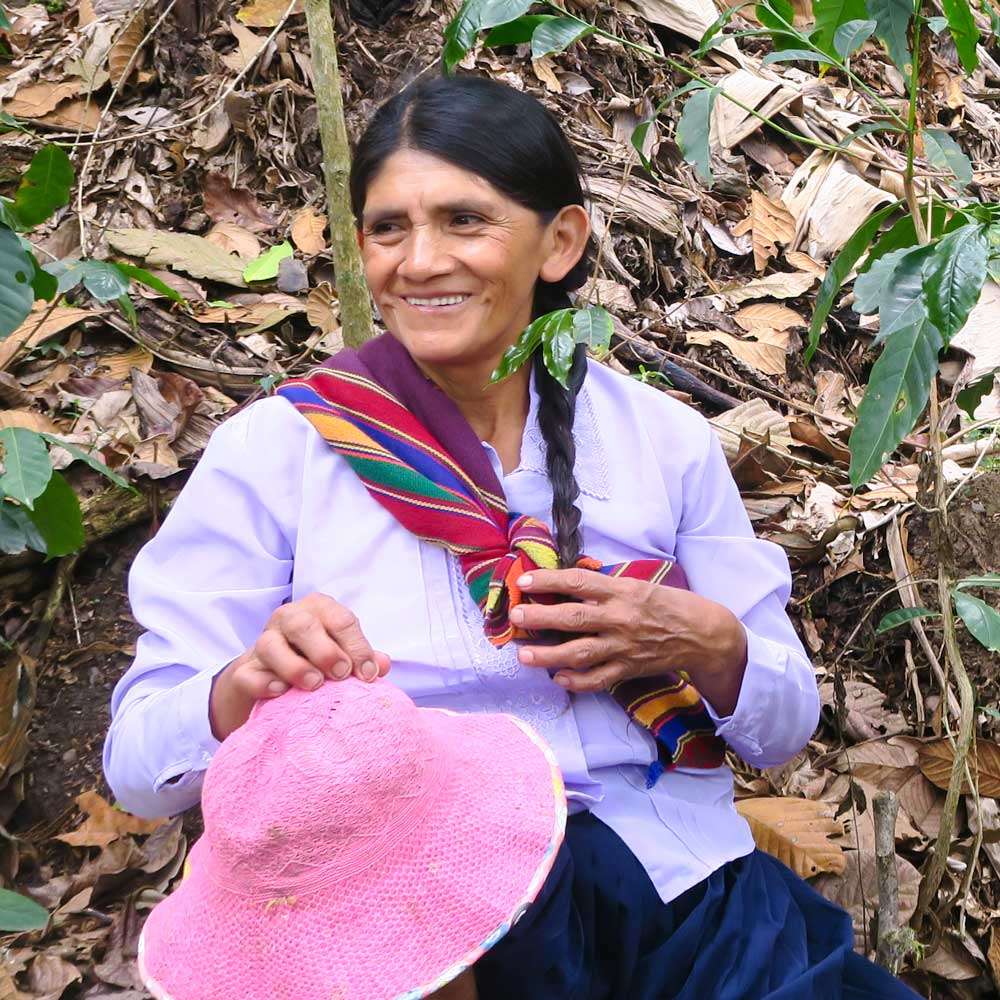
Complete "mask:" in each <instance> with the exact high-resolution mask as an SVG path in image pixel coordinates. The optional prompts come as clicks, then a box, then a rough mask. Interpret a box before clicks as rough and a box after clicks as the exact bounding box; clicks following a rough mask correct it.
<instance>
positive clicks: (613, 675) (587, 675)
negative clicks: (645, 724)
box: [552, 660, 629, 694]
mask: <svg viewBox="0 0 1000 1000" xmlns="http://www.w3.org/2000/svg"><path fill="white" fill-rule="evenodd" d="M628 675H629V669H628V665H627V664H625V663H623V662H622V661H621V660H611V661H610V662H608V663H602V664H601V665H600V666H599V667H592V668H591V669H590V670H560V671H559V672H558V673H557V674H556V675H555V676H554V677H553V678H552V679H553V680H554V681H555V682H556V683H557V684H559V685H560V686H562V687H564V688H566V690H567V691H572V692H573V693H574V694H589V693H591V692H593V691H610V690H611V688H612V687H613V686H614V685H615V684H617V683H618V682H619V681H623V680H626V679H627V678H628Z"/></svg>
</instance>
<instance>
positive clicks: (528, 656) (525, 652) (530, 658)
mask: <svg viewBox="0 0 1000 1000" xmlns="http://www.w3.org/2000/svg"><path fill="white" fill-rule="evenodd" d="M517 655H518V657H519V658H520V660H521V662H522V663H534V662H535V654H534V653H533V652H532V651H531V650H530V649H522V650H521V651H520V652H519V653H518V654H517Z"/></svg>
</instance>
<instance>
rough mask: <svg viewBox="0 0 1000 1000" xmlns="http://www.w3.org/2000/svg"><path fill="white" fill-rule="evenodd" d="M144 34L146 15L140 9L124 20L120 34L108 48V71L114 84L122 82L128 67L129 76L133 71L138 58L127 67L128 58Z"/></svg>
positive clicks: (131, 55)
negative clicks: (129, 18)
mask: <svg viewBox="0 0 1000 1000" xmlns="http://www.w3.org/2000/svg"><path fill="white" fill-rule="evenodd" d="M145 35H146V15H145V14H144V13H143V11H142V10H141V9H140V10H139V11H137V12H136V16H135V17H133V18H132V19H131V20H129V21H127V22H126V24H125V27H124V29H123V30H122V32H121V34H120V35H119V36H118V38H117V40H116V41H115V43H114V44H113V45H112V46H111V48H110V49H109V50H108V73H109V75H110V77H111V82H112V83H113V84H114V85H115V86H118V85H119V83H121V82H122V77H123V75H124V73H125V70H126V69H128V75H129V76H131V75H132V74H133V73H134V72H135V69H136V66H138V64H139V60H138V58H137V59H136V61H135V62H134V63H133V64H132V66H131V67H129V60H130V59H131V58H132V57H133V55H135V51H136V49H137V48H138V47H139V43H140V42H141V41H142V40H143V38H144V37H145Z"/></svg>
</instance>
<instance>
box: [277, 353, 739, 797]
mask: <svg viewBox="0 0 1000 1000" xmlns="http://www.w3.org/2000/svg"><path fill="white" fill-rule="evenodd" d="M277 392H278V394H279V395H281V396H284V397H285V398H286V399H288V400H289V401H290V402H291V403H292V405H293V406H295V408H296V409H297V410H298V411H299V412H300V413H302V414H303V416H305V417H306V419H308V420H309V421H310V423H312V424H313V426H314V427H315V428H316V429H317V430H318V431H319V433H320V434H321V435H322V436H323V438H324V439H325V440H326V441H327V442H328V443H329V444H330V445H331V446H332V447H333V448H335V449H336V450H337V451H338V452H339V453H340V454H341V455H343V456H344V458H345V459H346V460H347V461H348V463H349V464H350V465H351V467H352V469H353V470H354V471H355V472H356V473H357V475H358V476H359V477H360V479H361V481H362V482H363V483H364V484H365V486H366V487H367V489H368V491H369V493H370V494H371V495H372V496H373V497H374V498H375V499H376V500H377V501H378V502H379V503H380V504H381V505H382V506H383V507H385V509H386V510H388V511H389V513H391V514H392V515H393V517H394V518H396V520H397V521H398V522H399V523H400V524H401V525H403V527H405V528H406V529H407V530H408V531H410V532H412V533H413V534H415V535H417V536H418V537H419V538H421V539H424V540H425V541H428V542H432V543H434V544H436V545H441V546H443V547H445V548H447V549H448V550H449V551H451V552H453V553H454V554H455V555H456V556H457V557H458V559H459V561H460V564H461V566H462V571H463V574H464V576H465V581H466V583H467V585H468V587H469V591H470V593H471V594H472V596H473V598H474V599H475V600H476V602H477V603H478V604H479V607H480V609H481V610H482V612H483V627H484V630H485V632H486V635H487V636H488V638H489V640H490V641H491V642H492V643H494V644H495V645H503V644H504V643H507V642H509V641H510V640H511V639H522V638H531V636H530V634H529V633H527V632H525V631H523V630H520V629H517V628H515V627H514V626H513V625H512V623H511V621H510V617H509V615H510V611H511V609H512V608H514V607H516V606H517V605H518V604H519V603H521V601H522V600H525V599H530V600H532V601H545V600H546V598H545V597H543V596H542V597H540V596H539V595H535V594H533V595H530V598H529V597H527V596H526V595H522V594H521V592H520V591H519V589H518V587H517V583H516V581H517V579H518V578H519V577H520V576H521V574H523V573H526V572H529V571H530V570H532V569H537V568H545V569H555V568H557V567H558V564H559V562H558V556H557V553H556V548H555V544H554V542H553V539H552V534H551V532H550V531H549V529H548V527H547V526H546V525H545V524H544V523H543V522H541V521H539V520H538V519H536V518H533V517H528V516H526V515H521V514H517V513H514V512H511V511H509V510H508V509H507V503H506V499H505V497H504V494H503V488H502V486H501V485H500V482H499V480H498V479H497V476H496V473H495V472H494V471H493V467H492V466H491V465H490V462H489V459H488V457H487V455H486V452H485V450H484V449H483V447H482V444H481V442H480V441H479V439H478V438H477V437H476V434H475V432H474V431H473V430H472V428H471V427H470V426H469V424H468V422H467V421H466V420H465V418H464V416H462V414H461V411H460V410H459V409H458V407H457V406H456V405H455V404H454V402H453V401H452V400H451V399H450V398H449V397H448V396H447V395H446V394H445V393H444V392H442V391H441V390H440V389H438V388H437V387H436V386H435V385H434V384H433V383H432V382H431V381H430V380H429V379H428V378H426V376H424V375H423V373H422V372H421V371H420V370H419V369H418V368H417V366H416V364H415V363H414V362H413V360H412V359H411V358H410V356H409V354H408V353H407V351H406V350H405V348H403V346H402V345H401V344H400V343H399V342H398V341H396V340H395V339H394V338H393V337H391V336H388V335H386V336H382V337H379V338H377V339H375V340H372V341H369V342H368V343H367V344H365V345H363V346H362V347H361V348H360V350H358V351H352V350H344V351H341V352H340V353H338V354H337V355H336V356H335V357H333V358H332V359H330V361H328V362H326V363H325V364H324V365H322V366H319V367H317V368H315V369H313V370H312V371H311V372H310V373H309V374H308V376H307V377H306V378H303V379H291V380H289V381H287V382H284V383H283V384H282V385H281V386H280V387H279V388H278V390H277ZM579 565H580V566H582V567H584V568H587V569H594V570H598V571H599V572H601V573H605V574H607V575H610V576H627V577H632V578H635V579H641V580H647V581H650V582H653V583H660V584H665V585H667V586H674V587H682V588H685V589H686V588H687V580H686V578H685V576H684V573H683V571H682V570H681V568H680V566H678V565H677V563H676V562H674V561H672V560H659V559H643V560H635V561H632V562H628V563H620V564H616V565H613V566H602V565H601V564H600V563H599V562H597V561H596V560H594V559H590V558H588V557H584V558H582V559H581V560H580V563H579ZM611 694H612V696H613V697H614V699H615V700H616V701H617V702H618V703H619V704H620V705H621V706H622V708H624V709H625V711H626V712H628V714H629V715H630V716H631V717H632V718H634V719H635V720H636V721H637V722H639V723H641V724H642V725H643V726H645V727H646V728H648V729H649V730H650V731H651V732H652V733H653V735H654V736H655V738H656V740H657V747H658V751H659V759H658V761H657V762H655V763H654V765H653V766H652V767H651V769H650V773H649V781H650V783H652V782H654V781H655V780H656V778H657V777H658V776H659V774H660V773H662V772H663V771H664V770H669V769H671V768H674V767H694V768H713V767H718V766H719V765H720V764H722V762H723V759H724V754H725V750H724V744H723V742H722V740H721V739H720V738H719V737H718V736H717V735H716V733H715V726H714V724H713V722H712V719H711V717H710V716H709V714H708V712H707V710H706V709H705V706H704V703H703V702H702V700H701V697H700V696H699V695H698V692H697V691H696V690H695V688H694V687H693V686H692V685H691V683H690V682H689V680H688V679H687V677H686V675H685V674H683V673H669V674H664V675H661V676H659V677H648V678H639V679H635V680H629V681H624V682H622V683H620V684H617V685H615V686H614V687H613V688H612V689H611Z"/></svg>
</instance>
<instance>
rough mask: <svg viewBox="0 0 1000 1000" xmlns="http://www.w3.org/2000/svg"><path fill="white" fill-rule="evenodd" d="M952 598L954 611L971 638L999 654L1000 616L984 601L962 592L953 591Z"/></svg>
mask: <svg viewBox="0 0 1000 1000" xmlns="http://www.w3.org/2000/svg"><path fill="white" fill-rule="evenodd" d="M952 597H953V598H954V600H955V611H956V612H958V616H959V618H961V619H962V621H963V622H965V627H966V628H967V629H968V630H969V632H970V633H971V634H972V636H973V637H974V638H975V639H977V640H978V641H979V642H980V643H981V644H982V645H983V646H985V647H986V648H987V649H988V650H990V651H992V652H994V653H1000V614H997V612H996V611H994V610H993V608H991V607H990V606H989V605H988V604H987V603H986V602H985V601H982V600H980V599H979V598H978V597H973V596H972V595H971V594H966V593H964V592H963V591H960V590H955V591H954V592H953V593H952Z"/></svg>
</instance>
